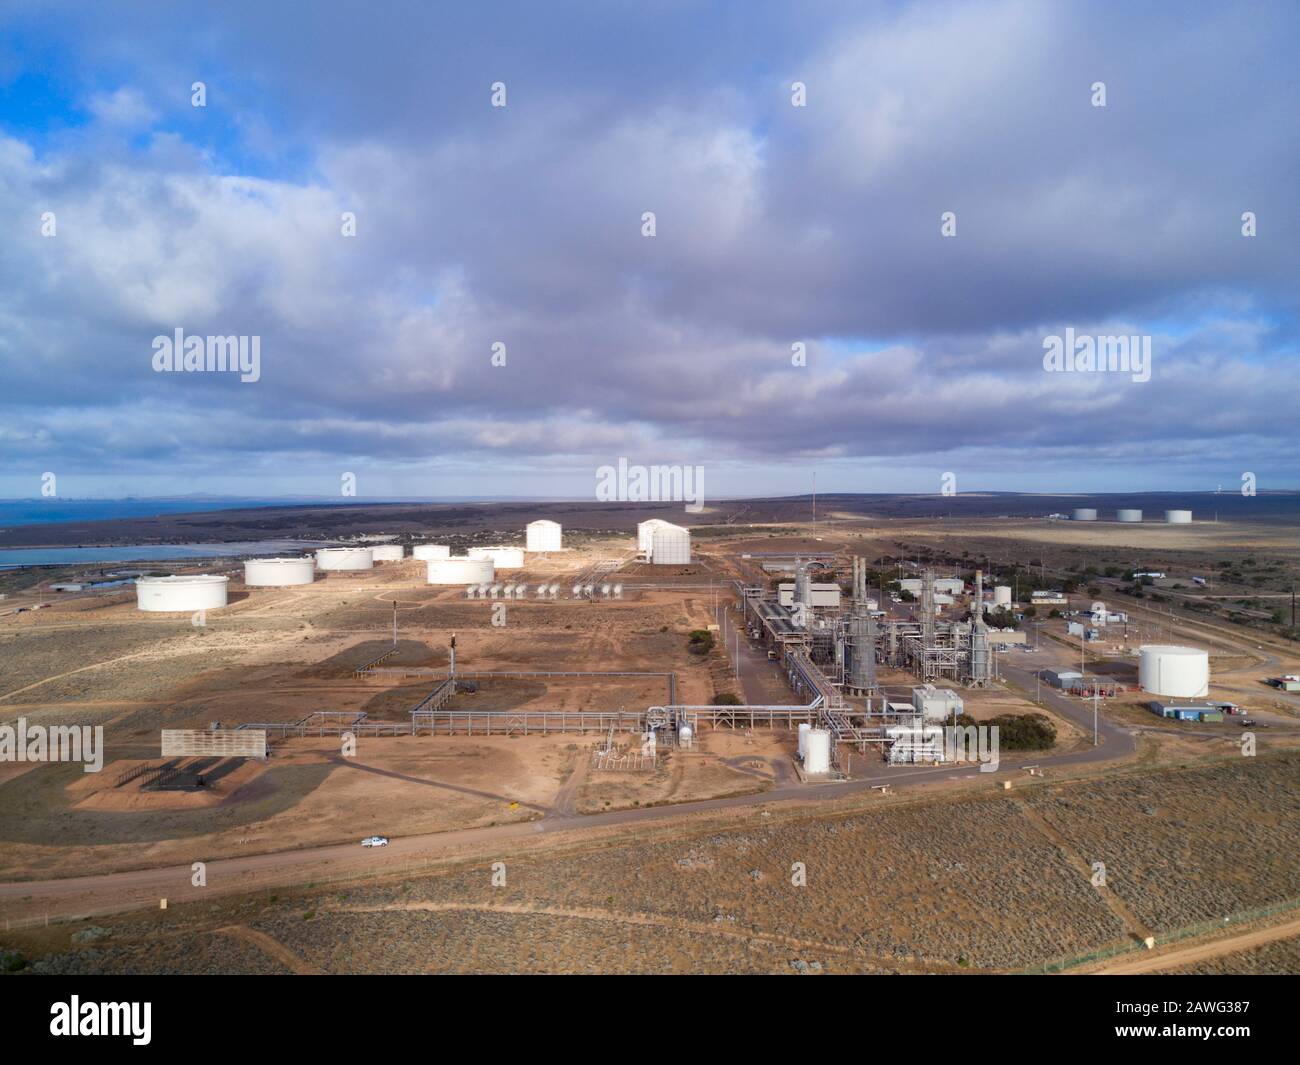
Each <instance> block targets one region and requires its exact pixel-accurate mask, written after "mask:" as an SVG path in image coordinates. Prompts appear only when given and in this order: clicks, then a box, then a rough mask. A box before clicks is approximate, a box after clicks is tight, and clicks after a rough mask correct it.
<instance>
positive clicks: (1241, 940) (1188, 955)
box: [1093, 917, 1300, 976]
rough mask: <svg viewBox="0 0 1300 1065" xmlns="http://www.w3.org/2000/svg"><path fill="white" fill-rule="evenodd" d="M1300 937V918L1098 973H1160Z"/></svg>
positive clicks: (1138, 959) (1113, 974) (1101, 974)
mask: <svg viewBox="0 0 1300 1065" xmlns="http://www.w3.org/2000/svg"><path fill="white" fill-rule="evenodd" d="M1292 936H1300V917H1297V918H1296V919H1295V920H1293V921H1287V922H1286V923H1285V924H1278V925H1273V926H1272V927H1270V928H1257V929H1255V930H1254V931H1253V932H1243V933H1242V934H1241V935H1239V936H1229V937H1228V938H1227V939H1215V940H1211V941H1210V942H1208V943H1196V944H1193V945H1192V946H1190V947H1183V948H1181V949H1180V950H1174V951H1170V952H1168V953H1164V954H1144V955H1142V957H1140V958H1136V959H1132V960H1129V959H1125V960H1124V961H1120V962H1116V963H1115V964H1113V965H1108V966H1106V967H1105V968H1104V969H1094V970H1093V974H1094V975H1096V976H1133V975H1136V974H1138V973H1160V972H1165V971H1167V970H1169V969H1176V968H1179V967H1181V966H1184V965H1193V964H1195V963H1196V962H1198V961H1204V960H1205V959H1206V958H1217V957H1220V956H1222V955H1224V954H1236V953H1237V952H1238V951H1242V950H1250V949H1251V948H1252V947H1258V946H1262V945H1263V944H1265V943H1273V942H1275V941H1277V940H1279V939H1290V938H1291V937H1292Z"/></svg>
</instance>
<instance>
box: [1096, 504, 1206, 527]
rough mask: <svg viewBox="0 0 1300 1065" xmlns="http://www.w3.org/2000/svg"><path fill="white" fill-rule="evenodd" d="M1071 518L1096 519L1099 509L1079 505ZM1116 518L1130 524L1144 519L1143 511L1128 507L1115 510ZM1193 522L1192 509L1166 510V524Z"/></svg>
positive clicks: (1187, 523) (1188, 523)
mask: <svg viewBox="0 0 1300 1065" xmlns="http://www.w3.org/2000/svg"><path fill="white" fill-rule="evenodd" d="M1070 518H1071V520H1072V521H1096V520H1097V511H1096V509H1095V508H1094V507H1078V508H1076V509H1075V510H1074V511H1073V513H1071V515H1070ZM1115 520H1116V521H1120V522H1124V523H1125V524H1130V525H1131V524H1137V523H1138V522H1140V521H1141V520H1142V511H1140V510H1136V509H1132V508H1127V507H1126V508H1124V509H1121V510H1117V511H1115ZM1191 522H1192V512H1191V511H1190V510H1166V511H1165V524H1166V525H1190V524H1191Z"/></svg>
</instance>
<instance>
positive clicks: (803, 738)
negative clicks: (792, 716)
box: [799, 721, 812, 759]
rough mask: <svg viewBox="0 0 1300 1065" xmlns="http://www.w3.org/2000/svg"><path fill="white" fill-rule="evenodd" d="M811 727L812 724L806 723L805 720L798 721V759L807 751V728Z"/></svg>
mask: <svg viewBox="0 0 1300 1065" xmlns="http://www.w3.org/2000/svg"><path fill="white" fill-rule="evenodd" d="M811 728H812V725H810V724H808V722H807V721H801V722H799V757H800V759H802V758H803V756H804V754H805V753H806V752H807V750H808V730H809V729H811Z"/></svg>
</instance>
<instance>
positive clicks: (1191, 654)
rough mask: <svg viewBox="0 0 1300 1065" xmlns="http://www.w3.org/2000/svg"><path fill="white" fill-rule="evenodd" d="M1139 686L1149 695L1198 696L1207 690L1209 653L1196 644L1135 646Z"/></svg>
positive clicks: (1208, 685)
mask: <svg viewBox="0 0 1300 1065" xmlns="http://www.w3.org/2000/svg"><path fill="white" fill-rule="evenodd" d="M1138 686H1139V687H1140V688H1141V689H1142V690H1143V691H1144V692H1147V693H1149V694H1151V695H1172V696H1175V697H1176V698H1180V699H1200V698H1203V697H1204V696H1206V695H1208V694H1209V691H1210V655H1209V652H1208V651H1202V650H1200V649H1199V648H1196V647H1176V646H1173V645H1171V644H1147V645H1146V646H1144V647H1141V648H1139V649H1138Z"/></svg>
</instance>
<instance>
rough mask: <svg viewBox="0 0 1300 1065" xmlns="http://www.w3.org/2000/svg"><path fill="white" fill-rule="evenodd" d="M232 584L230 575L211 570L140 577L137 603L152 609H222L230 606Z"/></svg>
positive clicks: (138, 579)
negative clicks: (209, 571)
mask: <svg viewBox="0 0 1300 1065" xmlns="http://www.w3.org/2000/svg"><path fill="white" fill-rule="evenodd" d="M229 585H230V578H229V577H219V576H217V575H215V574H211V573H193V574H184V575H180V576H175V577H137V578H136V580H135V605H136V606H137V607H138V608H139V609H141V610H149V611H178V612H179V611H182V610H183V611H187V612H193V611H195V610H220V609H221V608H222V607H223V606H225V605H226V590H227V588H228V587H229Z"/></svg>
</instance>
